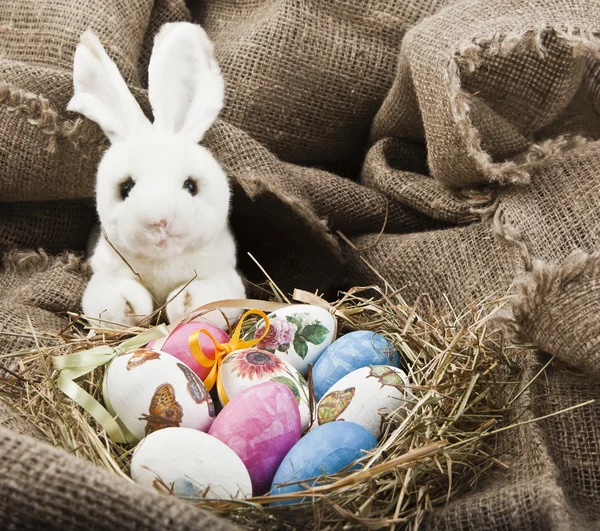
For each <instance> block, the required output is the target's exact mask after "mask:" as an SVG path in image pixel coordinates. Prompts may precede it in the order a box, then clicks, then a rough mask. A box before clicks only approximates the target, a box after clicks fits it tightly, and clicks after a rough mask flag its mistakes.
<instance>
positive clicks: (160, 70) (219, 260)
mask: <svg viewBox="0 0 600 531" xmlns="http://www.w3.org/2000/svg"><path fill="white" fill-rule="evenodd" d="M148 77H149V91H148V96H149V99H150V103H151V105H152V111H153V114H154V122H153V123H150V121H149V120H148V119H147V118H146V117H145V116H144V114H143V112H142V110H141V108H140V106H139V105H138V103H137V102H136V100H135V99H134V97H133V96H132V94H131V92H130V91H129V89H128V87H127V85H126V83H125V81H124V80H123V78H122V77H121V75H120V73H119V71H118V69H117V67H116V65H115V64H114V63H113V62H112V60H111V59H110V58H109V57H108V55H107V54H106V52H105V50H104V48H103V47H102V44H101V43H100V41H99V40H98V38H97V37H96V36H95V35H93V34H92V33H90V32H86V33H84V34H83V35H82V38H81V42H80V44H79V45H78V47H77V50H76V53H75V63H74V74H73V79H74V86H75V92H74V96H73V98H72V100H71V101H70V103H69V105H68V110H71V111H76V112H79V113H81V114H83V115H84V116H86V117H87V118H89V119H91V120H93V121H95V122H96V123H98V125H100V127H101V128H102V130H103V131H104V133H105V134H106V135H107V137H108V138H109V139H110V141H111V146H110V148H109V149H108V150H107V151H106V153H105V155H104V157H103V158H102V161H101V163H100V165H99V167H98V175H97V187H96V198H97V209H98V215H99V217H100V223H101V225H102V229H103V230H104V232H105V233H106V236H107V238H108V240H107V239H106V238H104V237H102V236H101V237H100V238H99V240H98V243H97V245H96V247H95V249H94V253H93V256H92V258H91V266H92V270H93V275H92V278H91V280H90V282H89V284H88V286H87V289H86V291H85V293H84V296H83V311H84V313H85V314H86V315H88V316H90V317H94V318H101V319H102V320H104V324H109V323H110V322H114V323H120V324H124V325H132V324H135V323H136V322H138V321H139V320H140V318H141V317H143V316H146V315H148V314H150V313H152V311H153V310H154V309H155V308H156V307H157V306H160V305H163V304H164V303H165V302H167V301H168V300H170V299H171V298H173V297H174V295H175V294H176V293H177V292H179V291H180V290H181V289H182V287H183V286H185V285H186V284H187V283H188V282H189V281H190V280H191V279H192V278H194V277H196V278H195V280H193V282H191V283H190V284H189V286H187V288H186V289H185V290H184V291H183V292H182V293H181V294H180V295H179V296H177V297H176V298H175V299H174V300H172V301H171V302H169V304H168V305H167V316H168V318H169V320H170V321H171V322H173V321H174V320H177V319H179V318H180V317H182V315H183V314H184V313H185V312H186V311H187V310H191V309H194V308H196V307H198V306H200V305H202V304H206V303H209V302H212V301H214V300H219V299H228V298H243V297H244V296H245V293H244V286H243V284H242V281H241V278H240V276H239V275H238V273H237V271H236V269H235V267H236V256H235V242H234V240H233V237H232V235H231V232H230V230H229V228H228V213H229V202H230V190H229V182H228V179H227V176H226V174H225V172H224V171H223V169H222V168H221V167H220V165H219V163H218V162H217V161H216V160H215V159H214V158H213V157H212V155H211V154H210V152H209V151H208V150H207V149H205V148H203V147H202V146H200V145H198V142H199V141H200V140H201V139H202V137H203V135H204V133H205V132H206V130H207V129H208V128H209V127H210V126H211V124H212V123H213V122H214V120H215V119H216V117H217V115H218V114H219V112H220V110H221V108H222V106H223V98H224V87H223V79H222V76H221V73H220V70H219V67H218V65H217V63H216V61H215V58H214V54H213V47H212V43H211V42H210V40H209V39H208V37H207V35H206V33H205V32H204V31H203V30H202V28H200V27H199V26H197V25H194V24H189V23H174V24H166V25H165V26H163V28H162V29H161V31H160V32H159V33H158V35H157V36H156V39H155V42H154V48H153V52H152V57H151V60H150V66H149V69H148ZM129 179H130V180H132V181H133V182H134V185H133V187H132V188H131V190H130V191H129V194H128V195H127V197H126V198H125V199H123V198H122V196H121V186H122V184H123V183H124V182H126V181H127V180H129ZM188 179H191V180H192V181H193V182H194V183H195V185H196V188H197V191H196V193H195V194H193V193H191V192H190V190H188V189H186V188H185V187H184V182H185V181H186V180H188ZM115 249H116V250H115ZM117 251H118V252H117ZM119 255H121V256H119ZM227 312H228V316H229V317H231V318H235V317H237V316H238V315H239V312H238V311H237V310H227ZM219 316H220V314H213V315H212V317H216V318H217V320H218V319H219ZM220 324H223V319H222V317H221V323H220Z"/></svg>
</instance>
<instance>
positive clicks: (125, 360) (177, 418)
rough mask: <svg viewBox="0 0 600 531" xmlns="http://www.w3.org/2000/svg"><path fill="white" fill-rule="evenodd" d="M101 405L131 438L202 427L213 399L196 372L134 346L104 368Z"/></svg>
mask: <svg viewBox="0 0 600 531" xmlns="http://www.w3.org/2000/svg"><path fill="white" fill-rule="evenodd" d="M103 396H104V403H105V405H106V408H107V410H108V411H109V412H110V413H111V415H113V416H114V417H116V419H117V422H118V423H119V424H120V425H121V426H124V427H125V428H126V429H127V430H129V432H131V434H132V435H133V436H134V437H135V438H136V439H137V440H141V439H142V438H143V437H145V436H146V435H149V434H150V433H152V432H154V431H158V430H161V429H164V428H169V427H173V428H174V427H187V428H193V429H197V430H203V431H208V428H210V425H211V424H212V422H213V419H214V417H215V408H214V404H213V401H212V399H211V397H210V395H209V393H208V391H207V390H206V388H205V387H204V384H203V383H202V381H201V380H200V378H198V376H197V375H196V374H195V373H194V372H193V371H192V370H191V369H190V368H189V367H188V366H187V365H185V364H184V363H182V362H181V361H179V360H178V359H177V358H174V357H173V356H171V355H170V354H167V353H166V352H161V351H158V350H151V349H147V348H139V349H135V350H130V351H127V352H125V353H124V354H121V355H120V356H117V357H116V358H115V359H114V360H113V361H112V362H111V364H110V365H109V366H108V369H107V370H106V374H105V377H104V385H103Z"/></svg>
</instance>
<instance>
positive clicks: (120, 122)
mask: <svg viewBox="0 0 600 531" xmlns="http://www.w3.org/2000/svg"><path fill="white" fill-rule="evenodd" d="M73 85H74V88H75V91H74V95H73V98H72V99H71V101H70V102H69V104H68V105H67V110H69V111H74V112H78V113H80V114H83V115H84V116H85V117H86V118H89V119H90V120H93V121H94V122H96V123H97V124H98V125H99V126H100V127H101V128H102V130H103V131H104V133H105V134H106V136H107V137H108V138H109V140H110V141H111V142H114V141H115V140H120V139H123V138H125V137H126V136H129V135H131V134H135V133H137V132H139V131H140V129H141V128H143V127H149V125H150V122H149V121H148V119H147V118H146V116H145V115H144V113H143V112H142V109H141V108H140V106H139V104H138V102H137V101H136V100H135V98H134V97H133V95H132V94H131V92H130V91H129V88H128V87H127V84H126V83H125V80H124V79H123V78H122V77H121V74H120V73H119V69H118V68H117V65H115V63H113V61H112V60H111V59H110V57H108V55H107V54H106V52H105V51H104V48H103V47H102V44H101V42H100V40H99V39H98V37H96V35H94V34H93V33H91V32H89V31H86V32H85V33H84V34H83V35H82V36H81V41H80V43H79V44H78V45H77V50H76V51H75V60H74V65H73Z"/></svg>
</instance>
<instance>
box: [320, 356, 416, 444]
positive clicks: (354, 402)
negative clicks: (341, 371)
mask: <svg viewBox="0 0 600 531" xmlns="http://www.w3.org/2000/svg"><path fill="white" fill-rule="evenodd" d="M412 398H413V394H412V392H411V390H410V385H409V381H408V378H407V376H406V374H405V373H404V371H402V369H398V368H397V367H392V366H391V365H370V366H367V367H362V368H360V369H357V370H355V371H353V372H351V373H350V374H347V375H346V376H344V377H343V378H342V379H341V380H339V381H338V382H337V383H336V384H334V385H333V386H332V387H331V388H330V389H329V391H327V393H325V395H324V396H323V398H321V400H319V403H318V404H317V408H316V419H315V422H314V423H313V425H312V427H311V429H314V428H316V427H317V426H320V425H322V424H326V423H328V422H332V421H336V420H345V421H349V422H354V423H356V424H360V425H361V426H364V427H365V428H367V429H368V430H369V431H370V432H371V433H372V434H373V435H374V436H375V437H379V435H380V433H381V424H382V420H383V418H384V416H385V415H386V414H387V413H389V412H390V411H394V410H397V409H398V408H402V409H404V410H405V411H406V413H408V409H409V408H410V406H411V400H412Z"/></svg>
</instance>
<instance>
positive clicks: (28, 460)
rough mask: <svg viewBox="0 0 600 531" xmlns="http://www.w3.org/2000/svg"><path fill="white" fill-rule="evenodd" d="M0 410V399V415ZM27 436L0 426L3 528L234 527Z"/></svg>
mask: <svg viewBox="0 0 600 531" xmlns="http://www.w3.org/2000/svg"><path fill="white" fill-rule="evenodd" d="M4 409H5V406H4V405H3V404H2V403H0V419H2V417H3V414H4ZM12 427H14V426H12ZM34 429H35V428H26V430H29V431H30V432H31V431H32V430H34ZM28 435H30V433H29V434H27V435H24V434H22V433H17V432H15V431H9V430H7V429H4V428H0V448H1V449H2V458H0V492H2V496H1V497H0V508H1V510H2V528H3V529H10V530H15V531H16V530H21V529H26V530H32V531H33V530H38V529H52V530H57V531H58V530H64V529H82V530H83V529H98V530H106V531H109V530H110V531H112V530H114V529H124V530H139V529H144V530H146V529H147V530H149V531H153V530H156V531H163V530H164V529H177V530H179V529H181V530H185V531H188V530H189V531H196V530H197V531H224V530H232V531H235V530H236V529H238V527H237V526H235V525H233V524H232V523H230V522H228V521H226V520H221V519H220V518H217V517H215V516H213V515H210V514H208V513H206V512H204V511H201V510H199V509H196V508H194V507H192V506H191V505H189V504H186V503H184V502H182V501H179V500H177V499H176V498H174V497H167V496H163V495H161V494H158V493H157V492H153V491H152V490H149V489H143V488H141V487H139V486H137V485H136V484H135V483H133V482H132V481H125V480H122V479H116V478H115V476H114V475H113V474H112V473H110V472H108V471H105V470H101V469H99V468H96V467H94V466H92V465H91V464H89V463H86V462H84V461H82V460H81V459H78V458H76V457H74V456H71V455H69V454H67V453H66V452H64V451H61V450H58V449H56V448H53V447H51V446H50V445H47V444H44V443H41V442H39V441H37V440H35V439H33V438H31V437H30V436H28Z"/></svg>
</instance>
